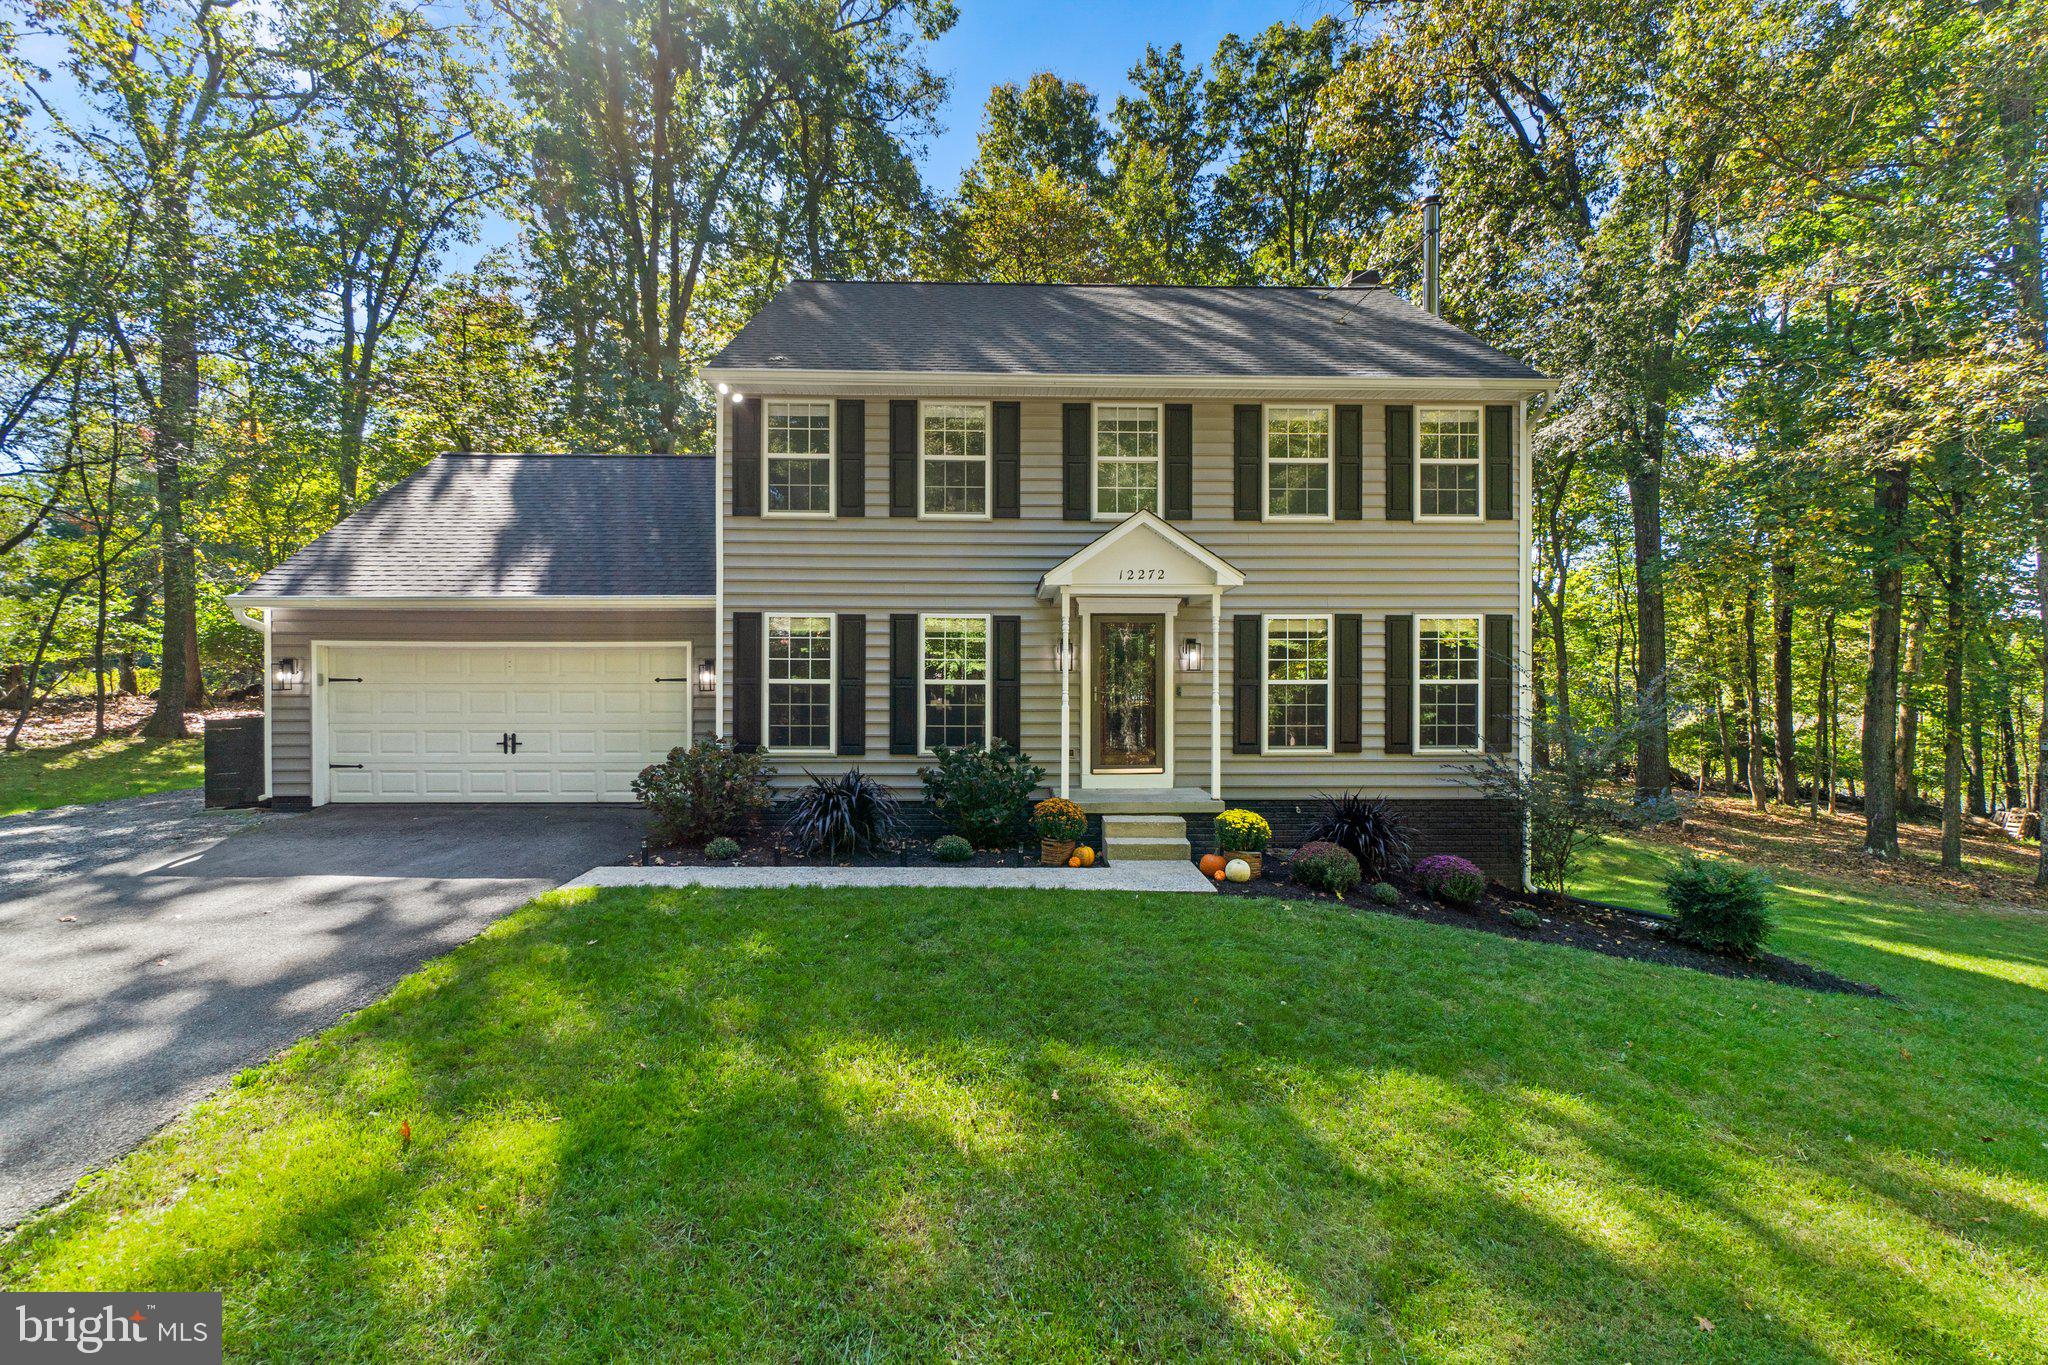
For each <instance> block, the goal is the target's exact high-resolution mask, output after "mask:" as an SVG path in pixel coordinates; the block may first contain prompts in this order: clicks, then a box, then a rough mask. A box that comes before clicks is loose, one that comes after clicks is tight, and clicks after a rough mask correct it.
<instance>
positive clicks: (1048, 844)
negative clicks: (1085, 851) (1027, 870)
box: [1038, 839, 1080, 867]
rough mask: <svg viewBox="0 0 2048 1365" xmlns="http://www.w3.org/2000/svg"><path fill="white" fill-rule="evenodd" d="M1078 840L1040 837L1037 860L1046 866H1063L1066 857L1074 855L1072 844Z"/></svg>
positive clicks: (1065, 862) (1065, 863)
mask: <svg viewBox="0 0 2048 1365" xmlns="http://www.w3.org/2000/svg"><path fill="white" fill-rule="evenodd" d="M1078 842H1080V841H1079V840H1076V839H1040V840H1039V841H1038V861H1039V862H1041V863H1044V864H1045V865H1046V866H1047V867H1065V866H1066V865H1067V859H1069V858H1071V857H1073V856H1074V845H1075V844H1076V843H1078Z"/></svg>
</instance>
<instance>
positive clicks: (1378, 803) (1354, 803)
mask: <svg viewBox="0 0 2048 1365" xmlns="http://www.w3.org/2000/svg"><path fill="white" fill-rule="evenodd" d="M1308 837H1309V838H1310V839H1316V840H1322V841H1325V842H1328V843H1332V844H1335V845H1336V846H1337V847H1339V848H1341V849H1343V850H1345V851H1346V852H1347V853H1349V854H1350V855H1351V856H1352V857H1354V858H1356V859H1357V860H1358V866H1359V870H1360V871H1361V872H1362V873H1363V874H1364V875H1365V876H1368V877H1384V876H1386V875H1387V874H1388V873H1389V872H1399V871H1401V870H1403V869H1404V868H1406V867H1407V866H1408V823H1407V822H1406V821H1405V820H1403V819H1402V818H1401V817H1400V816H1399V815H1397V814H1396V813H1395V812H1394V807H1393V806H1392V804H1391V803H1389V802H1387V801H1384V800H1382V799H1380V798H1379V797H1376V796H1366V795H1364V794H1362V793H1360V792H1345V793H1344V794H1343V795H1342V796H1326V797H1324V798H1323V802H1322V807H1321V809H1319V810H1318V811H1317V813H1316V820H1315V823H1314V824H1313V825H1311V826H1309V831H1308Z"/></svg>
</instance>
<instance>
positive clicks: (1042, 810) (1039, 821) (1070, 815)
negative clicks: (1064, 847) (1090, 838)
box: [1031, 796, 1088, 844]
mask: <svg viewBox="0 0 2048 1365" xmlns="http://www.w3.org/2000/svg"><path fill="white" fill-rule="evenodd" d="M1031 829H1032V832H1033V833H1034V834H1036V835H1037V836H1038V837H1039V838H1041V839H1049V840H1051V841H1052V842H1053V843H1056V844H1059V843H1070V842H1072V841H1073V840H1075V839H1078V838H1080V837H1081V836H1082V835H1083V834H1086V833H1087V832H1088V817H1087V815H1086V814H1085V813H1083V811H1082V810H1081V808H1080V807H1079V806H1077V805H1075V804H1074V803H1073V802H1071V801H1069V800H1067V799H1066V798H1065V797H1063V796H1048V797H1047V798H1045V800H1043V801H1041V802H1039V803H1038V804H1037V805H1035V806H1033V807H1032V808H1031Z"/></svg>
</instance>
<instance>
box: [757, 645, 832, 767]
mask: <svg viewBox="0 0 2048 1365" xmlns="http://www.w3.org/2000/svg"><path fill="white" fill-rule="evenodd" d="M765 624H766V628H767V632H768V671H767V676H766V682H765V686H766V687H767V690H768V747H769V748H770V749H771V750H774V751H776V752H778V753H807V754H817V753H825V754H829V753H831V752H832V618H831V617H830V616H770V617H768V618H767V621H766V623H765Z"/></svg>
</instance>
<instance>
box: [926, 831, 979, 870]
mask: <svg viewBox="0 0 2048 1365" xmlns="http://www.w3.org/2000/svg"><path fill="white" fill-rule="evenodd" d="M932 856H933V857H934V858H937V859H938V860H939V861H940V862H942V863H971V862H973V861H974V845H973V844H970V843H968V842H967V841H966V840H965V839H963V838H961V837H960V836H959V835H957V834H941V835H940V836H939V837H938V838H936V839H934V840H933V841H932Z"/></svg>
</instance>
